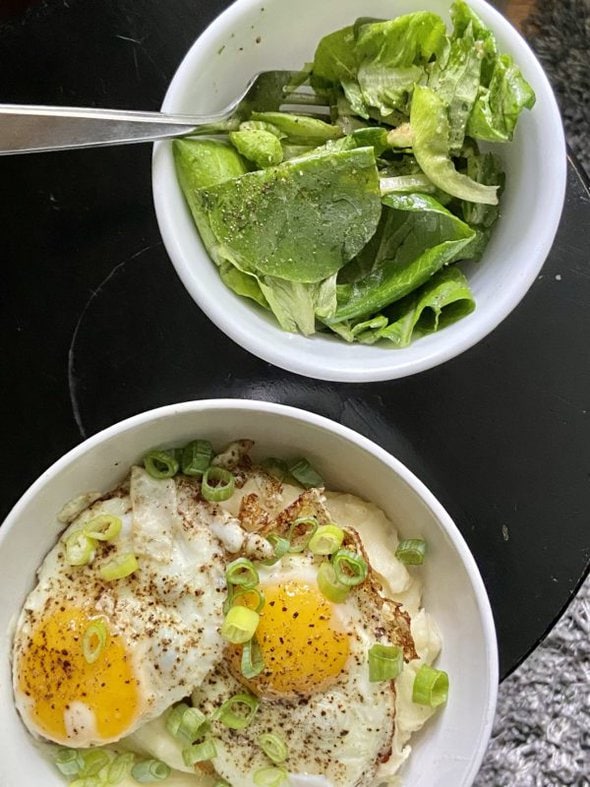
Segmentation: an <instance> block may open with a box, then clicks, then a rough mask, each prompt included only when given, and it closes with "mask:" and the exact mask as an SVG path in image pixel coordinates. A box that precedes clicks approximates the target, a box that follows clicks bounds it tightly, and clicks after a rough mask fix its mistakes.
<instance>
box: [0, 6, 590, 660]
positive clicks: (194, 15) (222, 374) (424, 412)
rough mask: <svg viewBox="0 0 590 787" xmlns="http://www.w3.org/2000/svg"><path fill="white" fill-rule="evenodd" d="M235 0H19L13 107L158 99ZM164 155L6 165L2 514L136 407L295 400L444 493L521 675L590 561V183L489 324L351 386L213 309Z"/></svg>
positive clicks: (87, 156) (7, 59) (2, 29)
mask: <svg viewBox="0 0 590 787" xmlns="http://www.w3.org/2000/svg"><path fill="white" fill-rule="evenodd" d="M21 5H22V3H21ZM225 5H226V2H225V0H200V2H197V0H166V2H161V0H101V2H98V0H90V1H89V0H45V2H41V3H37V4H35V5H33V6H31V7H30V8H29V9H28V11H24V10H22V8H19V2H18V0H13V2H11V3H8V4H7V5H6V6H5V10H4V12H0V13H4V18H3V19H0V74H1V75H2V77H1V79H2V83H3V86H2V101H4V102H14V103H39V104H69V105H79V106H109V107H114V108H127V109H148V110H149V109H153V110H155V109H158V108H159V107H160V105H161V102H162V99H163V96H164V93H165V90H166V87H167V85H168V82H169V80H170V78H171V77H172V75H173V73H174V71H175V69H176V67H177V66H178V64H179V62H180V60H181V58H182V56H183V55H184V53H185V52H186V50H187V49H188V47H189V46H190V44H191V43H192V42H193V41H194V39H195V38H196V37H197V36H198V35H199V33H200V32H201V31H202V30H203V29H204V27H205V26H206V25H207V24H208V23H209V22H210V21H211V20H212V19H213V18H214V17H215V16H216V15H217V14H218V13H219V12H220V11H221V10H222V9H223V8H224V7H225ZM9 12H10V13H9ZM150 155H151V147H150V146H147V145H136V146H128V147H119V148H116V147H115V148H104V149H100V150H96V149H95V150H86V151H76V152H62V153H49V154H37V155H29V156H14V157H3V158H0V184H1V188H0V211H1V216H2V267H1V271H2V286H1V287H0V299H1V312H0V321H1V323H0V324H1V330H0V348H1V359H2V380H3V385H2V392H1V403H2V413H3V417H2V425H3V440H2V442H3V445H4V452H5V455H6V457H7V459H6V463H5V465H4V470H3V472H2V473H1V475H0V516H4V515H5V514H6V513H7V512H8V510H9V509H10V507H11V506H12V505H13V504H14V502H15V501H16V500H17V498H18V497H19V496H20V495H21V494H22V493H23V492H24V491H25V489H26V488H27V486H28V485H29V484H30V483H31V482H32V481H33V480H34V479H35V478H36V476H37V475H38V474H39V473H41V472H42V471H43V470H44V469H45V468H46V467H47V466H48V465H49V464H50V463H51V462H53V461H54V460H55V459H57V458H58V457H59V456H60V455H61V454H63V453H64V452H65V451H67V450H68V449H70V448H72V447H73V446H74V445H75V444H76V443H78V442H79V441H80V440H81V439H83V438H84V437H87V436H88V435H90V434H92V433H94V432H96V431H98V430H99V429H102V428H103V427H105V426H108V425H109V424H112V423H114V422H115V421H118V420H120V419H122V418H125V417H126V416H129V415H132V414H134V413H137V412H139V411H142V410H145V409H148V408H151V407H155V406H158V405H162V404H167V403H170V402H174V401H182V400H188V399H203V398H209V397H246V398H254V399H265V400H272V401H277V402H283V403H286V404H291V405H296V406H298V407H302V408H305V409H307V410H312V411H314V412H317V413H321V414H322V415H325V416H328V417H330V418H333V419H335V420H337V421H339V422H341V423H344V424H346V425H347V426H350V427H352V428H353V429H356V430H357V431H359V432H361V433H363V434H364V435H366V436H367V437H369V438H371V439H372V440H374V441H375V442H377V443H379V444H380V445H381V446H383V447H384V448H385V449H387V450H388V451H390V452H391V453H392V454H394V455H395V456H397V457H398V458H399V459H401V460H402V461H403V462H404V463H405V464H406V465H407V466H408V467H409V468H410V469H411V470H413V471H414V472H415V473H416V474H417V475H418V476H419V477H420V478H421V479H422V480H423V481H424V482H425V483H426V484H427V485H428V486H429V487H430V488H431V489H432V491H433V492H434V493H435V494H436V495H437V496H438V498H439V499H440V500H441V502H442V503H443V504H444V505H445V506H446V508H447V510H448V511H449V513H450V514H451V516H452V517H453V518H454V520H455V522H456V523H457V525H458V527H459V528H460V529H461V531H462V532H463V534H464V536H465V538H466V539H467V542H468V543H469V546H470V547H471V549H472V550H473V553H474V555H475V558H476V560H477V562H478V564H479V567H480V569H481V572H482V575H483V578H484V581H485V583H486V586H487V589H488V592H489V595H490V600H491V604H492V608H493V611H494V615H495V619H496V625H497V631H498V640H499V648H500V663H501V674H502V675H503V676H505V675H506V674H508V673H509V672H510V671H511V670H512V669H513V668H514V667H515V666H516V665H517V664H518V663H519V662H520V661H521V660H522V659H523V658H524V657H525V656H526V655H527V654H528V653H529V652H530V650H531V649H532V648H533V647H534V646H535V644H536V643H537V642H538V641H539V639H540V638H541V637H542V636H543V635H544V633H546V632H547V630H548V629H549V628H550V627H551V625H552V624H553V623H554V622H555V620H556V618H557V617H558V616H559V614H560V612H561V611H562V610H563V608H564V606H565V605H566V604H567V602H568V600H569V599H570V598H571V596H572V594H573V593H574V591H575V590H576V588H577V586H578V585H579V584H580V582H581V581H582V580H583V578H584V576H585V574H586V573H587V571H588V567H589V561H590V539H589V538H588V524H589V513H588V512H589V511H590V354H589V351H588V347H589V340H590V266H589V259H588V251H587V250H588V231H589V230H590V194H589V192H588V188H587V183H586V182H585V181H584V177H583V175H582V174H581V172H580V171H579V170H577V169H576V166H575V163H574V162H573V161H571V160H570V164H569V173H568V189H567V199H566V204H565V210H564V214H563V218H562V222H561V226H560V229H559V232H558V235H557V239H556V241H555V245H554V248H553V250H552V252H551V254H550V256H549V259H548V260H547V262H546V264H545V267H544V269H543V272H542V274H541V275H540V276H539V278H538V279H537V281H536V282H535V284H534V285H533V287H532V289H531V290H530V292H529V293H528V295H527V296H526V298H525V299H524V301H523V302H522V303H521V304H520V306H519V307H518V308H517V309H516V311H515V312H514V313H513V314H512V315H511V316H510V317H509V318H508V319H507V320H505V322H504V323H503V324H502V325H501V326H500V327H499V328H498V329H497V330H496V331H494V333H493V334H492V335H491V336H489V337H488V338H487V339H485V340H484V341H482V342H481V343H480V344H479V345H478V346H477V347H475V348H473V349H471V350H470V351H468V352H466V353H464V354H463V355H462V356H460V357H459V358H456V359H454V360H452V361H450V362H448V363H446V364H444V365H443V366H442V367H439V368H437V369H434V370H431V371H429V372H424V373H422V374H419V375H417V376H415V377H412V378H409V379H405V380H397V381H393V382H385V383H375V384H358V385H352V384H334V383H326V382H316V381H314V380H310V379H306V378H303V377H298V376H297V375H293V374H290V373H287V372H283V371H281V370H280V369H277V368H275V367H273V366H271V365H269V364H267V363H265V362H263V361H260V360H258V359H257V358H254V357H253V356H251V355H249V354H248V353H246V352H245V351H244V350H242V349H241V348H239V347H238V346H236V345H235V344H233V343H232V342H231V341H230V340H229V339H227V338H226V337H225V336H224V335H223V334H221V333H220V332H219V331H218V330H217V328H215V327H214V326H213V325H212V324H211V323H210V322H209V321H208V320H207V319H206V317H205V316H204V315H203V314H202V313H201V312H200V311H199V309H198V308H197V307H196V305H194V303H193V302H192V300H191V299H190V298H189V296H188V295H187V293H186V292H185V290H184V289H183V287H182V286H181V284H180V282H179V280H178V279H177V277H176V274H175V273H174V270H173V268H172V265H171V263H170V261H169V260H168V257H167V255H166V252H165V250H164V247H163V245H162V242H161V240H160V237H159V234H158V228H157V225H156V220H155V216H154V210H153V207H152V195H151V185H150ZM548 187H550V184H548Z"/></svg>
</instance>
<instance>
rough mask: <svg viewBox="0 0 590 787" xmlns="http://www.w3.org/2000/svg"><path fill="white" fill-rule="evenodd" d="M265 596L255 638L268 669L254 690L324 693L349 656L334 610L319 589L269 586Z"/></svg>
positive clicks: (290, 584) (301, 584)
mask: <svg viewBox="0 0 590 787" xmlns="http://www.w3.org/2000/svg"><path fill="white" fill-rule="evenodd" d="M264 596H265V600H266V601H265V605H264V607H263V609H262V611H261V613H260V623H259V624H258V628H257V630H256V638H257V639H258V642H259V644H260V649H261V651H262V656H263V659H264V667H265V669H264V672H263V673H262V674H261V675H260V676H259V677H258V678H256V679H255V680H254V681H252V685H253V687H255V688H256V689H257V690H258V691H259V693H264V692H265V690H266V689H269V690H270V691H271V692H272V693H274V694H280V695H293V694H311V693H313V692H315V691H320V690H322V689H324V688H325V687H326V686H327V685H329V684H330V683H332V682H333V681H334V680H335V679H336V678H337V677H338V675H339V674H340V672H341V671H342V670H343V668H344V666H345V664H346V662H347V660H348V653H349V639H348V635H347V634H346V633H345V632H343V631H341V630H340V629H339V627H338V625H337V624H336V621H335V620H334V619H333V615H332V604H331V603H330V602H329V601H328V600H327V599H326V598H325V597H324V596H323V595H322V594H321V593H320V591H319V590H318V588H317V586H316V585H311V584H307V583H304V582H300V581H291V582H285V583H283V584H279V585H271V586H265V588H264Z"/></svg>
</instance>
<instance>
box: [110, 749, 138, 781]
mask: <svg viewBox="0 0 590 787" xmlns="http://www.w3.org/2000/svg"><path fill="white" fill-rule="evenodd" d="M134 761H135V755H134V754H133V752H130V751H126V752H123V753H122V754H117V756H116V757H115V759H114V760H113V761H112V762H111V764H110V765H109V768H108V770H107V775H106V779H107V784H119V783H120V782H122V781H123V779H124V778H125V777H126V776H128V775H129V772H130V771H131V768H132V767H133V763H134Z"/></svg>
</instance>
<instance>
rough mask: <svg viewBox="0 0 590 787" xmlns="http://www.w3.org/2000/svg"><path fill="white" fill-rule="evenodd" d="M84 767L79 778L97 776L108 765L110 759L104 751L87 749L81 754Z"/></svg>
mask: <svg viewBox="0 0 590 787" xmlns="http://www.w3.org/2000/svg"><path fill="white" fill-rule="evenodd" d="M82 759H83V760H84V765H83V767H82V770H81V771H80V776H82V777H85V776H98V774H99V773H100V771H102V769H103V768H104V767H105V765H108V764H109V762H110V759H111V758H110V757H109V755H108V754H107V752H106V751H104V749H89V750H87V751H83V752H82Z"/></svg>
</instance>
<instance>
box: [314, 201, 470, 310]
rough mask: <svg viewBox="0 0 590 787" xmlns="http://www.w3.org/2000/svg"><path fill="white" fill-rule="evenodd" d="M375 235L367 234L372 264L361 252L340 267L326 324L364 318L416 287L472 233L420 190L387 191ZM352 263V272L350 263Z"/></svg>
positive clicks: (455, 256)
mask: <svg viewBox="0 0 590 787" xmlns="http://www.w3.org/2000/svg"><path fill="white" fill-rule="evenodd" d="M383 203H384V205H385V206H388V208H389V209H387V208H386V212H385V214H384V216H385V218H384V220H383V221H382V222H381V225H380V227H379V237H378V238H373V240H372V243H371V246H372V249H374V250H375V258H374V263H373V266H372V268H371V269H370V270H367V264H366V263H367V261H366V258H364V259H363V254H362V253H361V254H360V255H359V258H360V263H359V259H357V260H355V261H354V262H353V263H351V265H350V267H348V266H347V267H348V270H347V268H345V269H343V271H342V274H343V277H346V278H347V279H348V281H347V282H346V283H342V284H338V286H337V297H338V308H337V309H336V313H335V315H334V317H333V318H331V320H330V321H328V324H332V323H335V322H342V321H344V320H354V319H358V318H363V319H366V318H367V317H369V316H370V315H374V314H375V313H376V312H378V311H379V310H381V309H383V308H384V307H386V306H388V305H390V304H391V303H393V302H394V301H397V300H399V299H400V298H403V297H404V296H405V295H407V294H408V293H410V292H412V291H413V290H415V289H416V288H417V287H420V286H421V285H422V284H424V283H425V282H426V281H428V279H429V278H430V277H431V276H432V275H433V273H435V272H436V271H438V270H439V269H440V268H442V267H443V266H444V265H446V264H449V263H450V262H454V261H455V260H457V259H460V257H461V251H462V249H463V248H465V246H467V245H468V244H469V242H470V241H472V240H473V238H474V237H475V232H474V230H473V229H471V228H470V227H469V226H468V225H467V224H466V223H465V222H463V221H461V219H459V218H458V217H457V216H454V215H453V214H452V213H451V212H450V211H448V210H447V209H446V208H444V207H443V206H442V205H441V204H440V203H438V202H437V201H436V200H435V199H434V198H433V197H430V196H427V195H425V194H412V195H401V194H387V195H385V196H384V197H383ZM355 265H356V266H357V272H358V276H357V277H356V278H355V276H354V272H352V273H351V268H354V266H355Z"/></svg>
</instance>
